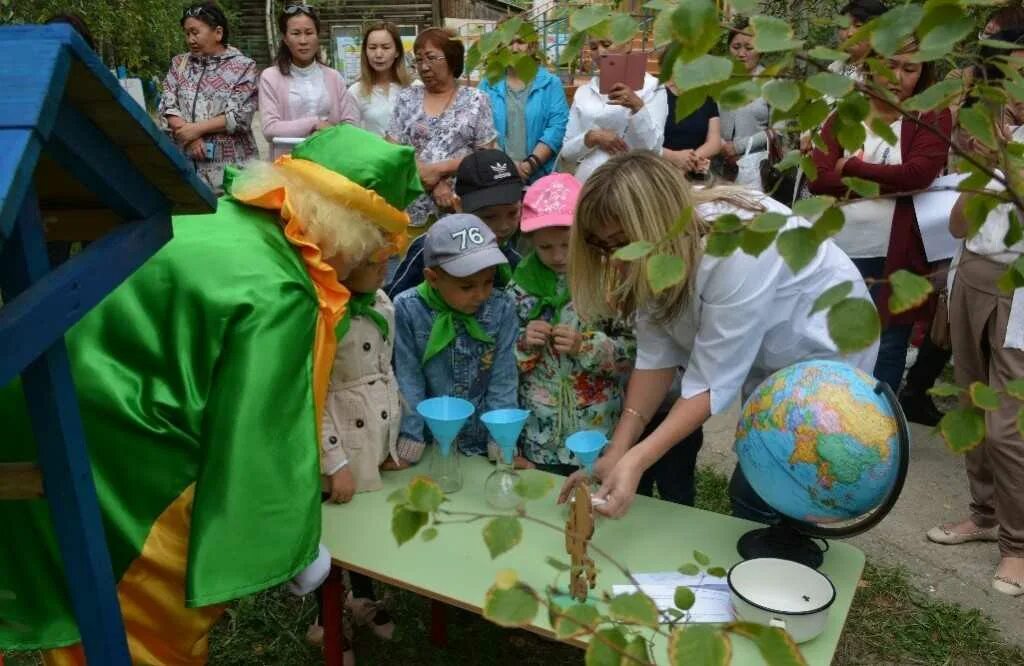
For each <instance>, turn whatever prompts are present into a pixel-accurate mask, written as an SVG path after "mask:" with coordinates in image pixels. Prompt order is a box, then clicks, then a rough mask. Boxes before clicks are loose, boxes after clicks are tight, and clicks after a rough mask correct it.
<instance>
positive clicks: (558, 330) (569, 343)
mask: <svg viewBox="0 0 1024 666" xmlns="http://www.w3.org/2000/svg"><path fill="white" fill-rule="evenodd" d="M551 337H552V338H553V339H554V347H555V351H557V352H560V353H562V354H568V355H569V356H575V355H576V354H579V353H580V349H581V348H582V347H583V334H582V333H580V332H579V331H577V330H576V329H574V328H570V327H569V326H566V325H565V324H559V325H558V326H555V328H554V329H553V330H552V331H551Z"/></svg>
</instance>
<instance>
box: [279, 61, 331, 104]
mask: <svg viewBox="0 0 1024 666" xmlns="http://www.w3.org/2000/svg"><path fill="white" fill-rule="evenodd" d="M289 78H290V79H291V82H290V83H289V84H288V110H289V111H290V112H291V116H292V118H326V117H327V116H328V115H330V113H331V97H330V95H328V94H327V87H326V85H325V83H324V72H323V70H322V69H321V68H320V64H319V63H317V62H315V61H314V62H313V63H311V64H309V65H307V66H305V67H298V66H296V65H295V63H292V66H291V69H290V70H289Z"/></svg>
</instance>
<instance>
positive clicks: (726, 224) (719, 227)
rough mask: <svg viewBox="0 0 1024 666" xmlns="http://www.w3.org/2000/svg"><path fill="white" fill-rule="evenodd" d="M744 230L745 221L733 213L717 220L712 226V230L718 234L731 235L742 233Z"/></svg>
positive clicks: (720, 216)
mask: <svg viewBox="0 0 1024 666" xmlns="http://www.w3.org/2000/svg"><path fill="white" fill-rule="evenodd" d="M743 228H744V224H743V220H741V219H740V218H739V216H738V215H733V214H732V213H725V214H724V215H719V216H718V217H716V218H715V220H714V222H712V224H711V229H712V230H713V231H715V232H717V233H723V234H727V233H731V232H733V231H740V230H742V229H743Z"/></svg>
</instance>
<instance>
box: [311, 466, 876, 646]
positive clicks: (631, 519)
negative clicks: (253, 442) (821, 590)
mask: <svg viewBox="0 0 1024 666" xmlns="http://www.w3.org/2000/svg"><path fill="white" fill-rule="evenodd" d="M428 455H429V452H428ZM460 462H461V463H463V464H462V470H463V473H464V477H465V483H464V485H463V488H462V490H460V491H458V492H457V493H454V494H452V495H451V496H450V499H451V502H450V504H446V505H445V506H446V508H448V509H450V510H452V511H475V512H482V513H494V512H493V511H492V510H491V509H490V507H488V506H487V504H486V502H485V501H484V495H483V486H484V479H486V478H487V475H488V474H490V473H491V471H493V469H494V468H493V466H491V465H490V464H489V463H488V462H487V461H486V460H485V459H483V458H479V457H477V458H462V459H461V461H460ZM426 472H427V464H426V462H424V463H421V464H420V465H419V466H418V467H416V468H413V469H410V470H405V471H402V472H392V473H389V474H386V475H385V476H384V489H383V490H381V491H379V492H372V493H360V494H357V495H356V496H355V498H353V500H352V501H351V502H350V503H348V504H344V505H331V504H325V505H324V508H323V536H322V540H323V543H324V544H325V545H326V546H327V548H328V550H330V552H331V556H332V558H333V560H334V562H335V564H337V565H339V566H341V567H343V568H345V569H349V570H350V571H357V572H360V573H363V574H366V575H368V576H370V577H372V578H376V579H377V580H380V581H383V582H385V583H388V584H390V585H395V586H397V587H401V588H404V589H407V590H411V591H413V592H415V593H416V594H420V595H422V596H424V597H428V598H430V599H434V600H438V601H441V602H444V603H447V604H451V605H453V606H457V607H460V608H464V609H467V610H470V611H473V612H476V613H480V612H481V604H482V603H483V599H484V594H485V592H486V591H487V589H488V588H489V587H490V586H491V585H492V584H493V583H494V577H495V574H496V573H497V572H498V571H499V570H501V569H514V570H516V571H517V572H518V574H519V578H520V579H522V580H523V581H525V582H527V583H529V584H530V585H532V586H533V587H534V588H535V589H538V590H540V589H543V587H544V586H545V585H547V584H548V583H549V582H550V581H551V580H552V575H553V571H552V569H551V568H550V567H549V566H548V565H547V564H545V562H544V558H545V557H546V556H553V557H556V558H558V559H560V560H562V561H568V555H566V553H565V536H564V534H562V533H560V532H555V531H554V530H551V529H549V528H547V527H544V526H541V525H537V524H534V523H530V522H527V521H524V522H523V540H522V543H520V544H519V545H518V546H516V547H515V548H514V549H512V550H511V551H509V552H507V553H504V554H503V555H500V556H499V557H498V558H497V559H495V560H492V559H491V557H490V554H489V553H488V551H487V547H486V546H485V545H484V542H483V537H482V536H481V532H482V529H483V526H484V521H479V522H475V523H469V524H451V525H441V526H440V534H439V535H438V537H437V538H436V539H434V540H433V541H430V542H424V541H423V540H421V539H420V538H419V537H418V536H417V537H416V538H415V539H413V540H412V541H410V542H408V543H406V544H405V545H403V546H401V547H399V546H398V545H397V544H396V542H395V538H394V537H393V536H392V534H391V504H389V503H388V502H387V497H388V495H389V494H391V492H392V491H393V490H396V489H398V488H401V487H404V486H405V485H406V484H408V482H409V481H410V480H411V479H412V478H413V477H414V476H416V475H418V474H426ZM555 478H556V479H557V483H558V485H556V488H557V487H559V486H560V485H561V477H555ZM527 512H528V513H529V514H530V515H532V516H535V517H537V518H541V519H544V520H546V521H548V522H553V523H557V524H560V525H561V524H564V522H565V517H566V512H565V508H564V507H560V506H556V505H555V503H554V494H552V495H551V496H549V497H545V498H544V499H542V500H538V501H535V502H529V503H528V504H527ZM755 525H756V524H755V523H751V522H748V521H745V520H740V519H738V518H732V517H729V516H722V515H719V514H716V513H710V512H708V511H701V510H700V509H692V508H690V507H685V506H680V505H678V504H672V503H669V502H662V501H660V500H653V499H650V498H647V497H637V498H636V501H635V502H634V503H633V506H632V508H631V509H630V511H629V514H628V515H627V516H626V517H625V518H623V519H620V520H611V519H607V518H600V519H599V520H598V524H597V528H596V531H595V534H594V539H593V543H595V544H597V545H598V547H600V548H602V549H603V550H606V551H607V552H608V553H609V554H610V555H612V556H613V557H615V558H616V559H617V560H618V561H619V562H621V563H622V564H624V565H625V566H627V567H629V568H630V570H631V571H634V572H638V573H640V572H644V573H646V572H655V571H672V570H675V569H677V568H678V567H679V566H680V565H682V564H683V563H685V562H689V561H692V552H693V550H694V549H699V550H701V551H703V552H705V553H707V554H708V555H709V556H710V557H711V560H712V564H713V565H716V566H722V567H726V568H728V567H729V566H731V565H733V564H735V563H736V562H738V561H739V560H740V557H739V555H738V554H737V552H736V540H737V539H738V538H739V537H740V535H742V534H743V533H744V532H746V531H747V530H749V529H751V527H754V526H755ZM591 556H592V557H593V558H594V560H595V561H596V562H597V566H598V568H599V569H600V570H601V572H600V574H599V576H598V580H597V584H598V587H597V590H596V591H601V590H610V589H611V586H612V585H615V584H620V583H628V581H627V580H626V579H625V577H624V576H623V575H622V574H621V573H620V572H619V571H618V570H617V569H615V568H614V567H612V566H611V565H610V564H609V563H607V562H606V561H603V558H601V557H600V556H599V555H597V554H595V553H593V551H591ZM863 568H864V554H863V553H862V552H861V551H859V550H857V549H856V548H854V547H853V546H850V545H848V544H845V543H842V542H831V548H830V549H829V551H828V553H826V554H825V563H824V564H823V565H822V567H821V571H822V572H824V573H825V574H827V575H828V576H829V578H831V579H832V582H833V583H834V584H835V587H836V591H837V593H838V594H837V597H836V600H835V603H834V604H833V605H832V608H831V612H830V614H829V621H828V628H827V629H826V630H825V632H824V633H823V634H822V635H820V636H818V637H817V638H816V639H814V640H813V641H809V642H807V643H804V644H803V645H801V650H802V651H803V654H804V657H805V658H806V659H807V661H808V663H810V664H829V663H831V661H832V655H833V653H834V652H835V650H836V645H837V644H838V643H839V635H840V633H841V632H842V629H843V623H844V622H845V621H846V615H847V613H848V612H849V610H850V604H851V603H852V601H853V594H854V590H855V588H856V586H857V581H858V580H860V575H861V571H862V570H863ZM328 596H329V595H328ZM329 621H330V620H329V619H328V618H327V617H326V613H325V618H324V622H325V626H327V627H329V626H330V625H329V624H327V623H328V622H329ZM528 628H529V629H530V630H531V631H534V632H536V633H539V634H541V635H545V636H549V637H550V636H552V633H551V627H550V625H549V624H548V621H547V613H546V612H544V611H543V609H541V612H539V613H538V614H537V618H536V620H535V624H534V625H533V626H531V627H528ZM732 644H733V663H734V664H737V665H742V666H747V665H748V664H760V663H763V660H762V659H761V657H760V655H759V653H758V652H757V649H756V648H755V647H754V645H753V643H751V642H750V641H747V640H744V639H740V638H734V639H733V641H732ZM666 654H667V651H666V647H665V640H664V639H662V638H658V639H657V641H656V644H655V648H654V656H655V658H656V659H657V660H658V661H659V663H662V662H664V661H665V659H666ZM581 659H582V655H581ZM328 663H330V662H328ZM339 663H340V662H339ZM581 663H582V661H581Z"/></svg>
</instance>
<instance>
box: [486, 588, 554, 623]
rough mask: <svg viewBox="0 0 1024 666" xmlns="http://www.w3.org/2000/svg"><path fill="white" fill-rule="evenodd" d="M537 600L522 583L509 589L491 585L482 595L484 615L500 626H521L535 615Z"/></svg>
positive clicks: (530, 620) (529, 621) (537, 605)
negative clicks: (485, 593) (483, 595)
mask: <svg viewBox="0 0 1024 666" xmlns="http://www.w3.org/2000/svg"><path fill="white" fill-rule="evenodd" d="M539 605H540V604H539V602H538V601H537V598H536V596H534V593H533V590H531V589H530V588H529V587H527V586H526V585H524V584H522V583H517V584H516V585H515V586H513V587H511V588H509V589H502V588H499V587H498V586H497V585H493V586H491V589H489V590H487V595H486V596H485V597H484V613H483V615H484V617H485V618H487V619H488V620H490V621H491V622H493V623H494V624H497V625H499V626H502V627H522V626H525V625H528V624H530V623H531V622H532V621H533V618H534V617H536V616H537V609H538V607H539Z"/></svg>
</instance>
